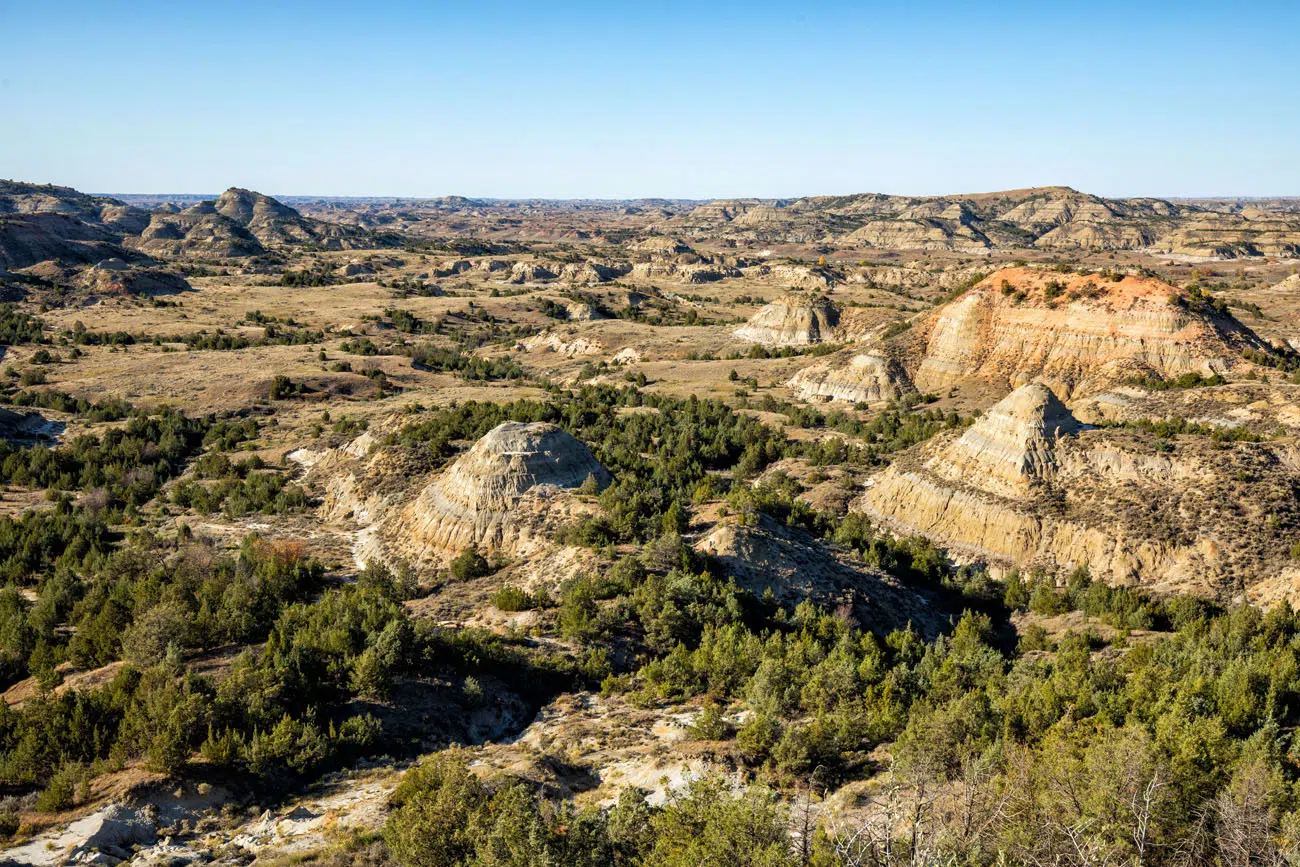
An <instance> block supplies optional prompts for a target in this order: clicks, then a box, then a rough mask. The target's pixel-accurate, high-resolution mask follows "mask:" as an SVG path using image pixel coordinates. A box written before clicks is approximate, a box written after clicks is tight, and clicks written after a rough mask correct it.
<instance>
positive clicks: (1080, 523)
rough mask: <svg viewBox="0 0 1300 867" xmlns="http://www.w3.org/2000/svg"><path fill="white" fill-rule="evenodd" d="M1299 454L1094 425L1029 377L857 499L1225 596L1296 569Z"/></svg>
mask: <svg viewBox="0 0 1300 867" xmlns="http://www.w3.org/2000/svg"><path fill="white" fill-rule="evenodd" d="M1296 457H1297V456H1296V455H1295V454H1294V450H1293V448H1292V447H1291V446H1289V445H1280V444H1273V443H1254V442H1243V443H1236V444H1234V445H1232V446H1230V447H1227V448H1223V447H1219V446H1217V445H1216V444H1214V443H1213V442H1212V441H1211V440H1210V439H1209V438H1207V437H1205V436H1193V435H1183V436H1177V437H1174V438H1173V439H1171V440H1162V439H1160V438H1159V437H1157V436H1156V435H1154V434H1151V433H1143V432H1141V431H1139V430H1134V429H1131V428H1127V429H1126V428H1092V427H1089V426H1086V425H1082V424H1080V423H1079V422H1078V421H1077V420H1076V419H1075V418H1074V416H1073V415H1071V413H1070V412H1069V410H1068V409H1066V407H1065V406H1064V405H1063V404H1062V403H1061V402H1060V400H1059V399H1058V398H1057V396H1056V395H1055V394H1054V393H1053V392H1052V390H1051V389H1049V388H1048V387H1047V386H1045V385H1042V384H1038V383H1034V384H1030V385H1025V386H1022V387H1021V388H1019V389H1017V390H1016V391H1014V392H1013V393H1012V394H1010V395H1008V396H1007V397H1006V398H1005V399H1004V400H1002V401H1001V402H1000V403H998V404H997V405H995V406H994V407H992V408H991V409H990V410H989V411H988V412H987V413H985V414H984V416H983V417H982V418H981V419H980V420H979V421H978V422H976V424H975V425H973V426H972V427H971V428H969V429H968V430H966V431H965V432H963V433H961V434H945V435H940V436H939V437H936V438H935V439H934V440H932V441H930V442H928V443H926V444H924V445H922V446H920V447H918V448H917V449H915V450H914V451H913V452H911V453H908V454H906V455H903V456H902V457H900V458H899V459H898V460H897V461H896V462H895V463H894V464H893V465H892V466H891V467H890V468H889V469H888V470H886V471H885V472H884V473H881V474H880V475H878V476H876V477H875V478H874V479H873V480H872V481H871V483H870V485H869V487H868V488H867V490H866V492H865V493H864V494H863V495H862V497H861V498H860V499H859V500H858V501H857V503H856V504H855V506H854V508H856V509H858V510H860V511H862V512H864V513H866V514H867V515H868V516H869V517H871V518H872V519H873V520H876V521H879V522H881V523H883V524H885V525H886V526H889V527H891V528H893V529H894V530H896V531H898V532H901V533H907V534H912V533H917V534H921V535H924V536H926V537H928V538H930V539H931V540H932V541H934V542H936V543H937V544H941V545H944V546H947V547H949V548H950V550H952V551H953V552H954V553H956V554H958V555H959V556H962V555H964V556H966V557H970V558H973V559H976V560H984V561H988V562H993V563H1001V564H1003V565H1004V566H1010V565H1015V566H1018V567H1020V568H1022V569H1032V568H1035V567H1041V568H1044V569H1046V570H1048V571H1049V573H1055V574H1063V573H1065V572H1067V571H1069V570H1071V569H1073V568H1075V567H1079V566H1084V567H1087V568H1088V569H1089V570H1090V571H1091V573H1092V574H1093V575H1094V576H1096V577H1098V578H1101V579H1103V580H1105V581H1107V582H1109V583H1114V584H1139V583H1140V584H1142V585H1145V586H1149V587H1153V588H1156V589H1158V590H1161V591H1172V590H1178V591H1190V592H1196V593H1200V594H1202V595H1209V596H1217V597H1219V598H1224V599H1229V598H1236V597H1238V594H1239V593H1240V592H1241V591H1242V590H1243V589H1244V590H1245V591H1246V592H1248V593H1268V592H1270V591H1269V589H1268V585H1269V584H1270V583H1276V582H1277V581H1279V580H1282V581H1289V580H1292V578H1293V577H1296V576H1300V570H1297V569H1296V567H1295V566H1294V565H1293V564H1292V563H1290V561H1289V560H1288V559H1287V557H1286V552H1287V551H1288V550H1289V549H1290V547H1291V545H1292V544H1294V543H1295V542H1296V541H1297V540H1300V510H1297V508H1296V503H1295V498H1294V496H1293V495H1292V493H1291V491H1292V490H1293V489H1294V486H1295V485H1296V484H1300V475H1297V472H1296V469H1295V468H1296Z"/></svg>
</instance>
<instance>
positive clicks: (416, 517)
mask: <svg viewBox="0 0 1300 867" xmlns="http://www.w3.org/2000/svg"><path fill="white" fill-rule="evenodd" d="M589 477H591V478H594V479H595V481H596V485H597V487H598V488H603V487H605V486H606V485H608V484H609V482H610V475H609V473H608V471H606V470H605V468H604V467H602V466H601V465H600V462H599V461H597V460H596V458H595V457H594V456H593V455H592V454H591V452H590V451H589V450H588V449H587V447H586V446H585V445H583V444H582V443H580V442H579V441H578V440H576V439H574V438H573V437H572V436H571V435H569V434H568V433H566V432H565V431H563V430H561V429H560V428H558V427H556V426H555V425H552V424H545V423H541V422H533V423H525V422H506V423H504V424H501V425H498V426H497V427H495V428H493V429H492V430H491V431H489V432H488V433H487V434H485V435H484V436H483V438H482V439H480V440H479V441H478V442H476V443H475V444H474V445H473V447H471V448H470V449H469V451H467V452H466V453H465V454H463V455H461V456H460V457H459V458H458V459H457V460H456V461H455V462H454V463H453V464H452V465H451V466H450V467H449V468H448V469H447V470H446V471H445V472H443V473H442V474H441V475H440V476H439V477H438V478H437V479H435V480H434V481H433V482H432V484H430V485H429V486H428V487H427V488H425V489H424V490H423V491H422V492H421V493H420V495H419V496H418V497H416V498H415V499H414V500H413V501H412V502H410V503H409V504H408V505H407V506H405V507H404V508H403V509H402V510H401V512H399V513H398V514H397V515H395V516H394V518H393V519H392V520H391V521H386V522H385V523H384V526H382V527H381V528H380V531H379V534H380V536H381V537H383V540H384V543H385V544H386V546H387V547H388V548H389V549H390V550H393V551H394V552H395V553H398V554H400V555H401V556H404V557H407V558H408V559H413V560H428V559H433V560H442V561H445V560H447V559H449V558H451V557H454V556H455V555H456V554H458V553H459V552H461V551H463V550H464V549H465V548H468V547H471V546H475V547H478V548H480V549H483V550H498V551H501V552H503V553H506V554H522V553H527V552H530V551H532V550H535V549H536V548H538V547H541V546H542V545H543V544H544V543H545V542H546V540H548V539H549V536H550V534H551V532H552V531H553V530H554V529H556V527H557V526H558V524H559V523H560V522H561V520H562V518H563V517H564V516H561V515H559V514H558V511H562V510H557V508H556V507H557V505H558V503H559V501H560V500H564V499H566V498H563V497H560V496H558V495H561V494H563V493H565V492H566V491H570V490H573V489H575V488H578V487H579V486H581V485H582V484H583V483H584V482H585V481H586V480H587V479H588V478H589Z"/></svg>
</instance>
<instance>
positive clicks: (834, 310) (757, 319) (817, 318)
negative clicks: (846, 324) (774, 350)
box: [735, 295, 840, 346]
mask: <svg viewBox="0 0 1300 867" xmlns="http://www.w3.org/2000/svg"><path fill="white" fill-rule="evenodd" d="M839 323H840V309H839V307H837V306H836V305H835V302H833V301H831V300H830V299H829V298H826V297H824V296H807V295H783V296H782V297H780V298H778V299H777V300H775V301H773V302H772V303H771V304H768V305H767V306H766V307H764V308H763V309H762V310H760V311H758V313H756V314H754V315H753V316H752V317H750V320H749V321H748V322H746V323H745V324H744V325H742V326H741V327H740V328H737V329H736V331H735V334H736V336H737V337H742V338H744V339H745V340H749V341H752V342H754V343H762V344H764V345H767V346H807V345H809V344H813V343H821V342H823V341H828V340H833V339H834V336H833V335H834V333H835V329H836V327H837V326H838V325H839Z"/></svg>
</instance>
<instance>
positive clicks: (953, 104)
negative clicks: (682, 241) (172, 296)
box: [0, 0, 1300, 198]
mask: <svg viewBox="0 0 1300 867" xmlns="http://www.w3.org/2000/svg"><path fill="white" fill-rule="evenodd" d="M0 34H3V45H4V48H3V50H0V177H10V178H15V179H19V180H28V181H38V182H51V183H60V184H67V185H70V186H75V187H77V188H79V189H83V190H88V191H93V192H122V193H129V192H138V193H144V192H170V193H181V192H215V191H219V190H222V189H225V188H226V187H229V186H244V187H250V188H253V189H258V190H261V191H263V192H268V193H272V194H276V193H278V194H322V195H403V196H436V195H443V194H450V193H455V194H461V195H467V196H494V197H525V196H545V197H565V198H571V197H601V198H623V197H636V196H668V197H680V198H711V197H730V196H764V197H775V196H799V195H812V194H823V193H852V192H867V191H872V192H900V193H915V194H930V193H945V192H971V191H981V190H994V189H1006V188H1013V187H1023V186H1035V185H1046V184H1068V185H1070V186H1073V187H1076V188H1079V189H1083V190H1086V191H1089V192H1096V193H1100V194H1104V195H1159V196H1195V195H1210V194H1215V195H1219V194H1224V195H1227V194H1231V195H1257V196H1259V195H1287V194H1290V195H1297V194H1300V60H1298V59H1297V57H1298V53H1300V42H1298V38H1300V0H1269V2H1265V0H1236V2H1230V3H1229V2H1222V0H1216V2H1205V0H1185V2H1155V0H1127V2H1111V0H1102V2H1086V3H1085V2H1066V0H1061V2H1052V0H1040V2H1034V3H1022V2H1003V3H994V2H987V3H975V2H968V3H959V2H929V3H926V2H911V3H908V2H899V3H856V4H852V3H844V2H803V3H795V2H791V3H785V4H778V3H768V2H763V0H754V2H749V3H735V4H730V3H676V2H662V3H659V2H649V0H645V2H637V3H631V2H628V3H620V2H615V0H608V2H580V3H562V2H561V3H550V2H545V0H534V2H526V3H511V2H497V0H480V2H474V3H438V2H415V0H405V2H403V0H351V2H331V0H318V2H313V3H297V2H275V0H264V2H256V3H254V2H241V0H231V2H225V0H222V2H207V3H196V2H185V0H180V2H175V0H172V2H131V0H120V2H111V3H110V2H103V0H94V2H80V0H0Z"/></svg>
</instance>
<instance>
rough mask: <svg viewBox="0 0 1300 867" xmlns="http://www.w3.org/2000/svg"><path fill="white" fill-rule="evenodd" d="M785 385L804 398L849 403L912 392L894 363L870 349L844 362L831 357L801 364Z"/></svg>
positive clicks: (906, 380)
mask: <svg viewBox="0 0 1300 867" xmlns="http://www.w3.org/2000/svg"><path fill="white" fill-rule="evenodd" d="M786 385H787V387H789V388H790V389H791V390H792V391H794V392H795V393H796V394H798V395H799V397H801V398H802V399H804V400H817V399H820V400H846V401H849V402H850V403H884V402H886V401H890V400H894V399H896V398H899V397H902V396H904V395H907V394H912V393H914V392H915V391H916V389H915V388H914V387H913V386H912V383H911V381H910V380H908V378H907V374H906V372H905V371H904V370H903V369H902V367H901V366H900V365H899V364H898V362H896V361H894V360H893V359H891V358H888V357H886V356H884V355H878V354H876V353H873V352H858V353H855V354H853V355H852V356H851V357H850V358H849V359H848V361H847V363H845V361H844V359H843V358H842V357H833V358H831V359H828V360H826V361H824V362H820V363H818V364H814V365H813V366H811V367H805V368H804V369H803V370H800V371H799V372H798V373H796V374H795V375H794V376H793V377H791V379H790V381H789V382H788V383H786Z"/></svg>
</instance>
